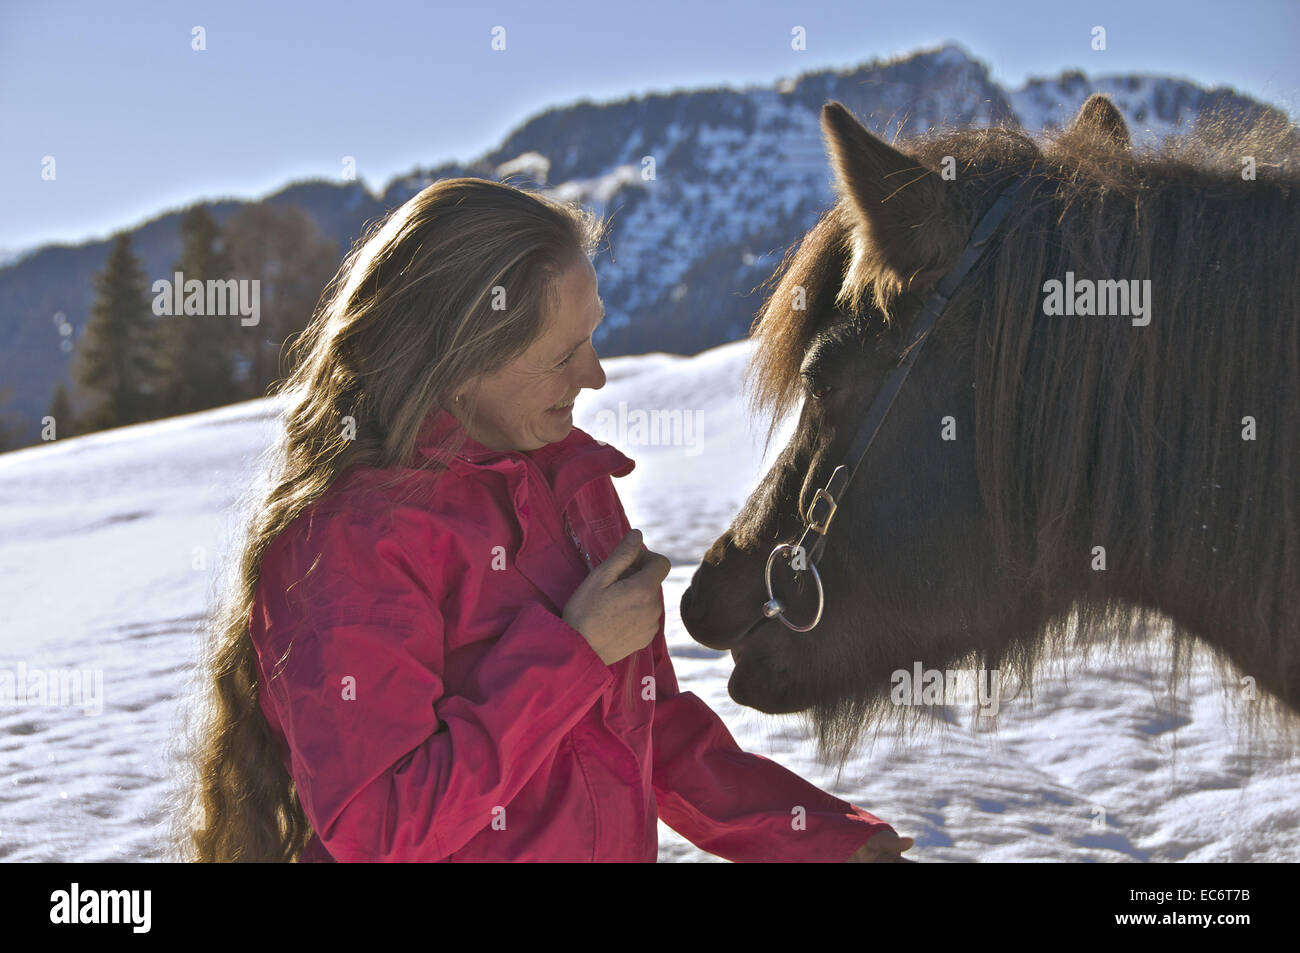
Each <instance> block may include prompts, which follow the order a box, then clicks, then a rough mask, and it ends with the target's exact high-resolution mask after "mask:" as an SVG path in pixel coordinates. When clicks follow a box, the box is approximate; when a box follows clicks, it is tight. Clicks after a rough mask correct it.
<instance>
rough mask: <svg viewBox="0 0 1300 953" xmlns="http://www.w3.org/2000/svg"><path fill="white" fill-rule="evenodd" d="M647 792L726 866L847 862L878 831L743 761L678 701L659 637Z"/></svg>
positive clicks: (764, 763)
mask: <svg viewBox="0 0 1300 953" xmlns="http://www.w3.org/2000/svg"><path fill="white" fill-rule="evenodd" d="M653 650H654V660H655V712H654V724H653V729H652V737H653V739H654V741H653V750H654V774H653V778H654V789H655V799H656V801H657V802H658V806H659V817H660V818H662V819H663V821H664V823H665V824H667V825H668V826H669V827H671V828H672V829H673V830H675V831H676V832H677V833H679V834H681V835H682V836H683V837H685V838H686V839H687V840H689V841H690V842H691V843H692V844H694V845H695V846H697V847H699V848H700V849H701V850H706V851H708V852H709V853H710V854H716V855H718V856H719V857H723V858H725V859H727V860H731V861H737V862H745V863H755V862H762V861H786V862H796V861H805V862H810V861H832V862H834V861H847V860H848V859H849V858H850V857H851V856H852V855H853V854H854V852H855V851H857V849H858V848H859V847H861V846H862V845H863V844H865V843H866V842H867V841H868V840H869V839H870V838H872V837H874V836H875V835H876V834H878V833H879V832H880V831H882V830H889V831H892V830H893V828H892V827H891V826H890V825H888V824H886V823H885V822H884V821H882V820H880V818H878V817H876V816H875V815H874V814H869V813H868V812H866V811H864V810H862V809H861V808H859V807H855V806H854V805H852V804H850V803H848V802H847V801H843V800H841V799H840V798H837V797H834V796H833V795H830V794H827V793H826V792H825V791H822V790H821V789H820V788H818V787H816V786H815V785H813V784H811V783H810V782H808V781H805V780H804V779H803V778H801V777H799V776H798V775H797V774H795V773H794V772H793V771H790V770H788V769H787V768H785V767H782V766H781V765H779V764H777V763H776V762H775V761H772V760H771V759H769V758H765V757H763V756H762V755H759V754H751V753H750V752H747V751H742V750H741V749H740V747H739V746H738V745H737V744H736V742H735V740H734V739H733V738H732V736H731V732H729V731H728V730H727V726H726V725H725V724H724V723H723V721H722V719H721V718H719V717H718V715H717V713H716V712H714V711H713V709H711V708H709V706H708V705H706V704H705V703H704V702H703V700H701V699H700V698H699V696H697V695H695V694H694V693H693V692H679V691H678V689H677V676H676V674H675V673H674V672H673V666H672V661H671V660H670V658H669V656H668V647H667V643H666V641H665V640H664V636H663V633H662V631H661V632H660V633H659V635H658V636H656V638H655V642H654V644H653Z"/></svg>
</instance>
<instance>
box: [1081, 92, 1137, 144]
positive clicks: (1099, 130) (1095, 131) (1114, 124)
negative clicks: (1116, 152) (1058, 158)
mask: <svg viewBox="0 0 1300 953" xmlns="http://www.w3.org/2000/svg"><path fill="white" fill-rule="evenodd" d="M1069 134H1070V135H1071V136H1076V135H1077V136H1085V137H1087V138H1089V139H1092V140H1094V141H1097V140H1100V141H1102V142H1108V143H1110V144H1111V145H1113V146H1115V147H1117V148H1119V149H1131V148H1132V147H1133V140H1132V138H1130V136H1129V133H1128V123H1126V122H1125V121H1124V116H1123V114H1122V113H1120V111H1119V110H1118V109H1117V108H1115V104H1114V103H1112V102H1111V101H1110V100H1109V99H1107V98H1106V97H1105V96H1103V95H1102V94H1101V93H1093V94H1092V95H1091V96H1089V97H1088V99H1087V101H1086V102H1084V104H1083V105H1082V106H1081V107H1079V114H1078V115H1077V116H1075V117H1074V120H1073V121H1072V122H1071V123H1070V128H1069Z"/></svg>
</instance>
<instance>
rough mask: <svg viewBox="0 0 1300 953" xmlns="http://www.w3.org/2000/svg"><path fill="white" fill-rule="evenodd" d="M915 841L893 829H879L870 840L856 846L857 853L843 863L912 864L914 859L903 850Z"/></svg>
mask: <svg viewBox="0 0 1300 953" xmlns="http://www.w3.org/2000/svg"><path fill="white" fill-rule="evenodd" d="M914 843H916V841H914V840H912V838H910V837H899V836H898V835H897V834H895V833H894V832H893V831H881V832H880V833H879V834H877V835H876V836H875V837H873V838H871V840H869V841H867V842H866V843H865V844H863V845H862V846H861V847H859V848H858V850H857V853H855V854H854V855H853V856H852V857H850V858H849V859H848V860H847V861H845V863H849V864H914V863H916V861H914V860H911V859H909V858H907V857H904V856H903V851H905V850H907V849H908V848H910V847H911V846H912V845H913V844H914Z"/></svg>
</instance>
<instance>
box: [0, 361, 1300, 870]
mask: <svg viewBox="0 0 1300 953" xmlns="http://www.w3.org/2000/svg"><path fill="white" fill-rule="evenodd" d="M749 347H750V345H749V343H748V342H737V343H732V344H727V345H724V346H721V347H718V348H714V349H711V350H708V351H705V352H704V353H701V354H699V355H696V356H694V357H689V358H683V357H677V356H672V355H667V354H649V355H645V356H641V357H625V358H614V359H609V360H606V361H605V362H604V365H605V369H606V373H607V378H608V380H607V383H606V385H605V387H604V388H602V389H601V390H600V391H595V392H592V391H584V392H583V393H582V395H581V396H580V397H579V398H578V402H577V405H576V407H575V422H576V424H577V426H579V427H581V428H582V429H584V430H586V431H587V432H588V433H590V434H592V435H593V436H595V437H597V438H598V439H603V440H606V441H607V442H610V443H613V444H614V445H616V446H618V447H619V448H620V449H621V450H623V451H624V452H625V453H627V454H628V455H629V456H631V457H632V458H633V459H634V460H635V461H636V462H637V466H636V469H635V470H634V471H633V472H632V473H631V474H629V475H628V476H627V477H624V478H622V479H620V480H618V481H617V482H616V487H617V488H618V491H619V494H620V496H621V498H622V500H623V503H624V507H625V508H626V510H627V512H628V518H629V520H630V522H631V524H632V525H633V526H634V527H637V528H639V529H640V530H641V531H642V533H643V534H644V538H645V541H646V544H647V545H648V546H649V547H650V548H652V549H654V550H656V551H657V552H661V553H663V554H665V555H666V556H668V557H669V559H670V560H671V562H672V567H673V568H672V570H671V572H670V574H669V576H668V578H667V580H666V581H665V583H664V600H665V604H666V629H667V639H668V646H669V650H670V653H671V655H672V660H673V666H674V668H675V670H676V672H677V676H678V680H679V682H680V685H681V689H682V690H683V691H691V692H694V693H695V694H696V695H698V696H699V697H700V698H702V699H703V700H704V701H705V702H707V703H708V704H709V705H710V706H711V707H712V708H713V709H714V710H715V711H717V712H718V713H719V714H720V715H721V716H722V718H723V719H724V721H725V722H726V723H727V725H728V727H729V729H730V730H731V733H732V735H733V736H734V737H735V738H736V740H737V742H738V743H739V744H740V745H741V746H742V747H743V748H745V749H746V750H749V751H754V752H757V753H759V754H762V755H764V756H766V757H769V758H772V759H773V760H776V761H778V762H780V763H781V764H783V765H785V766H786V767H788V768H790V769H791V770H793V771H795V772H797V773H799V774H801V775H803V776H804V777H806V778H808V779H809V780H810V781H812V782H813V783H814V784H817V785H818V786H820V787H822V788H823V789H825V790H828V791H830V792H832V793H834V794H836V795H837V796H839V797H842V798H844V799H845V800H848V801H850V802H852V803H854V804H857V805H859V806H861V807H864V808H866V809H868V810H870V811H872V812H873V813H875V814H877V815H878V816H880V817H881V818H883V819H885V820H887V821H889V822H890V823H891V824H893V825H894V826H895V828H896V829H897V830H898V831H899V832H900V833H901V834H904V835H908V836H912V837H914V838H915V839H916V846H915V847H914V848H913V849H912V850H911V851H910V852H909V854H908V856H909V857H913V858H915V859H916V860H918V861H929V862H935V861H982V860H994V861H1041V860H1060V861H1089V860H1091V861H1118V862H1128V861H1177V860H1192V861H1237V862H1241V861H1294V860H1295V859H1296V857H1297V856H1298V855H1300V825H1298V824H1297V823H1296V818H1297V808H1298V806H1300V805H1298V804H1297V795H1296V791H1295V783H1294V779H1295V777H1296V774H1297V771H1298V770H1300V758H1297V757H1288V756H1286V755H1284V754H1283V753H1281V752H1280V750H1276V749H1275V747H1274V745H1273V744H1272V742H1271V739H1272V737H1274V736H1273V735H1272V734H1270V732H1268V731H1266V732H1264V733H1263V735H1262V736H1261V744H1260V745H1259V746H1258V748H1257V749H1256V750H1255V751H1254V752H1253V757H1250V756H1249V755H1250V752H1249V750H1248V749H1245V748H1243V747H1242V746H1239V745H1238V744H1237V741H1238V740H1239V737H1238V732H1239V729H1240V726H1239V724H1238V723H1237V721H1236V715H1235V713H1234V711H1233V709H1232V708H1231V707H1230V706H1225V701H1224V691H1225V685H1224V681H1223V679H1222V678H1221V677H1220V676H1219V675H1218V674H1217V673H1216V672H1215V669H1214V667H1213V666H1212V664H1211V663H1210V660H1209V659H1208V657H1206V656H1205V655H1203V654H1198V655H1197V656H1196V657H1194V658H1192V659H1190V660H1184V665H1185V667H1186V669H1187V670H1188V671H1189V673H1190V677H1189V681H1188V682H1187V684H1186V686H1185V687H1183V688H1181V689H1180V690H1179V691H1178V692H1177V694H1171V693H1170V692H1169V690H1168V685H1167V675H1168V672H1169V658H1168V653H1169V645H1168V642H1167V640H1166V639H1165V637H1164V635H1163V633H1161V632H1158V631H1157V632H1151V633H1150V634H1149V637H1148V639H1147V640H1146V641H1145V642H1144V643H1142V644H1139V645H1137V646H1134V647H1133V653H1132V655H1131V656H1129V657H1126V658H1125V659H1124V660H1123V661H1122V662H1120V661H1116V660H1114V659H1111V658H1107V657H1105V656H1103V655H1101V654H1099V653H1095V654H1094V653H1083V654H1078V655H1075V656H1072V657H1068V658H1060V659H1053V660H1050V661H1049V662H1046V663H1044V664H1043V666H1042V667H1041V668H1040V677H1039V680H1038V681H1037V682H1036V684H1035V690H1034V693H1033V697H1032V699H1030V698H1027V697H1020V698H1015V699H1009V698H1006V697H1005V696H1004V699H1003V701H1002V703H1001V707H1000V712H999V717H998V725H997V731H996V732H995V733H994V732H989V731H987V730H979V731H976V730H975V728H974V727H973V726H972V724H971V722H970V718H969V714H968V712H967V711H966V710H960V711H959V710H953V709H942V710H941V711H942V712H943V715H944V720H941V721H936V723H935V725H934V729H933V731H932V732H931V733H929V734H928V735H921V736H916V735H913V736H912V737H904V736H900V735H897V734H895V733H893V732H892V731H891V730H890V729H889V728H888V727H883V728H882V729H881V731H880V733H879V735H878V736H877V737H876V738H875V739H874V744H873V745H871V746H870V747H868V748H866V749H865V750H863V751H862V752H860V754H859V755H858V756H857V757H855V758H853V759H852V760H850V762H849V763H848V764H847V765H846V767H845V768H844V770H843V771H842V772H841V773H839V774H838V776H837V774H836V772H834V771H831V770H828V769H827V768H825V767H823V766H821V765H819V764H817V763H816V761H815V760H814V758H813V755H814V747H813V744H812V741H811V735H810V733H809V732H808V731H807V730H806V727H805V725H804V723H803V721H802V719H801V718H800V717H798V716H779V717H778V716H769V715H763V714H761V713H758V712H755V711H753V710H751V709H742V708H739V707H738V706H736V705H735V704H734V703H733V702H732V701H731V699H730V698H729V697H728V696H727V691H726V684H727V678H728V676H729V675H730V673H731V669H732V663H731V659H730V656H729V655H728V654H726V653H721V652H716V651H712V650H710V649H706V648H704V647H703V646H701V645H699V644H698V643H696V642H695V641H693V640H692V639H691V638H690V636H689V635H688V634H687V633H686V631H685V629H684V628H683V627H682V624H681V621H680V618H679V616H678V609H677V607H678V604H679V602H680V599H681V594H682V592H683V590H684V589H685V587H686V586H687V584H688V583H689V580H690V577H691V574H692V573H693V572H694V570H695V567H696V565H697V564H698V561H699V559H700V557H701V555H702V554H703V552H704V550H705V549H706V548H707V547H708V545H709V544H710V543H711V542H712V541H713V539H714V538H715V537H716V536H717V535H718V534H719V533H721V532H722V530H723V529H725V528H726V526H727V525H728V524H729V522H730V521H731V519H732V517H733V516H734V514H735V512H736V510H737V509H738V507H739V506H740V505H741V504H742V503H743V501H744V500H745V499H746V498H747V496H748V495H749V492H750V491H751V490H752V488H753V486H754V485H755V483H756V482H757V480H758V477H759V476H760V474H761V473H762V472H763V471H764V469H765V465H766V462H767V461H765V459H764V454H763V452H762V447H761V441H760V439H759V437H758V435H759V434H761V433H762V431H763V428H762V427H761V426H757V425H751V422H750V421H749V420H748V418H747V415H746V413H745V409H744V404H743V397H742V374H743V370H744V365H745V361H746V359H747V357H748V355H749ZM655 410H661V411H669V412H670V413H671V412H681V413H682V414H683V416H684V415H686V414H689V415H691V416H690V420H691V427H690V428H689V429H688V428H685V427H683V428H682V431H681V434H682V437H681V439H680V440H677V441H671V440H669V441H660V442H659V443H655V442H654V432H653V431H648V432H646V434H645V438H646V439H642V438H641V436H639V435H640V434H641V433H642V432H641V431H640V430H639V429H638V428H636V427H635V426H629V425H628V422H629V420H631V415H632V413H633V412H635V411H644V412H653V411H655ZM276 411H277V405H276V403H275V401H273V400H263V401H251V402H248V403H243V404H236V405H233V406H230V407H224V408H220V409H217V410H212V411H207V412H204V413H199V414H192V415H188V416H184V417H175V418H171V419H169V420H162V421H156V422H153V423H147V424H140V425H138V426H135V427H127V428H122V429H119V430H112V431H106V432H104V433H100V434H94V435H91V436H87V437H78V438H73V439H65V440H60V441H58V442H57V443H52V444H49V445H43V446H38V447H32V448H28V449H24V450H18V451H14V452H12V453H8V454H4V455H0V605H3V606H4V607H5V613H4V615H3V620H2V621H0V683H2V682H3V679H4V678H5V676H6V674H7V675H8V676H9V678H10V679H13V678H14V677H15V676H16V675H17V673H18V672H20V671H21V672H23V673H24V674H26V675H28V676H30V675H31V673H32V672H33V671H37V670H39V671H42V672H44V673H46V674H47V675H49V676H53V675H54V674H55V673H70V672H74V671H75V672H78V673H81V672H87V673H91V674H92V675H93V674H94V673H98V676H97V677H94V678H86V679H84V680H83V681H82V682H81V684H83V685H88V686H91V691H89V692H88V693H86V694H83V695H81V696H80V697H75V698H74V697H73V696H68V697H67V698H64V699H59V698H58V697H57V694H56V693H51V695H50V696H49V697H47V698H46V699H45V700H44V701H45V702H46V703H40V704H38V703H35V702H34V701H32V700H31V699H28V700H27V703H25V704H14V703H13V702H12V700H11V701H10V702H9V703H4V704H0V860H6V861H79V860H106V861H118V860H127V861H154V860H160V859H162V842H161V837H162V834H163V828H164V822H165V818H164V816H163V814H162V801H161V799H162V798H163V796H164V795H165V793H166V792H167V790H168V786H169V785H170V784H171V783H172V766H171V764H170V763H169V760H168V758H167V757H166V756H165V755H166V753H167V752H168V749H169V745H170V743H171V741H172V739H173V732H174V731H175V728H176V725H177V718H178V716H179V715H180V712H181V705H182V703H183V701H184V700H185V698H186V695H187V693H188V692H189V691H190V689H191V685H190V678H191V676H192V675H193V674H194V669H195V665H196V660H197V659H198V657H199V636H198V633H197V623H198V621H199V619H200V618H201V617H202V615H203V614H204V613H205V611H206V610H207V609H208V607H209V604H210V602H209V600H210V599H211V598H212V596H213V595H214V594H215V593H216V591H217V587H218V585H219V581H220V578H221V573H222V571H223V569H224V567H225V564H226V560H227V559H228V558H230V556H231V550H230V541H231V539H232V538H233V535H234V532H233V531H234V530H235V528H236V526H235V516H234V513H235V512H236V509H235V504H236V502H237V501H238V500H239V499H240V497H241V494H242V493H243V492H244V490H245V488H247V487H248V486H250V484H251V483H252V482H253V481H255V480H256V478H257V475H258V467H257V460H258V458H259V455H260V454H262V452H263V451H265V450H266V449H267V448H268V447H269V446H270V444H271V443H272V441H273V439H274V437H275V435H276V433H277V428H278V422H277V418H276ZM789 425H790V421H786V422H785V427H784V428H783V433H782V434H781V435H779V438H778V440H777V441H775V442H774V446H773V448H772V451H773V452H775V451H776V450H778V449H779V448H780V444H781V442H783V440H784V439H785V437H786V436H787V435H788V432H789V429H788V428H789ZM688 434H689V436H688ZM629 441H632V442H629ZM10 684H11V685H12V681H11V683H10ZM60 700H62V701H63V703H62V704H52V703H51V702H58V701H60ZM1175 753H1176V758H1175ZM659 859H660V860H661V861H695V860H703V861H719V860H720V858H717V857H715V856H713V855H708V854H704V853H702V852H701V851H699V850H698V849H696V848H695V847H694V846H693V845H691V844H690V843H688V842H687V841H685V840H683V839H682V838H681V837H680V836H678V835H677V834H676V833H674V832H673V831H672V830H670V829H669V828H667V827H666V826H665V825H663V824H662V823H661V824H660V850H659Z"/></svg>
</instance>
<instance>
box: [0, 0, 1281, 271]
mask: <svg viewBox="0 0 1300 953" xmlns="http://www.w3.org/2000/svg"><path fill="white" fill-rule="evenodd" d="M196 25H198V26H201V27H203V28H204V30H205V31H206V43H207V49H206V50H204V51H202V52H196V51H194V50H192V49H191V29H192V28H193V27H194V26H196ZM498 25H500V26H504V27H505V28H506V41H507V49H506V51H505V52H494V51H493V50H492V49H491V48H490V42H491V31H492V28H493V27H494V26H498ZM795 25H798V26H802V27H804V28H805V30H806V31H807V49H806V50H805V51H801V52H796V51H794V50H792V49H791V48H790V30H791V28H792V27H793V26H795ZM1095 25H1102V26H1104V27H1105V28H1106V31H1107V47H1108V48H1107V49H1106V50H1105V51H1104V52H1095V51H1093V50H1092V49H1091V48H1090V45H1089V43H1090V31H1091V29H1092V27H1093V26H1095ZM1298 39H1300V2H1296V0H1277V2H1265V0H1255V2H1252V0H1239V2H1237V3H1233V4H1229V3H1224V2H1222V0H1217V2H1201V0H1169V2H1164V0H1161V2H1154V0H1153V2H1142V0H1127V2H1109V0H1106V2H1097V0H1092V2H1079V0H1071V2H1064V0H1010V2H1001V3H990V4H980V3H976V2H973V0H966V2H954V3H947V2H936V0H927V2H925V3H878V2H868V0H848V2H834V3H832V2H817V0H808V2H771V0H745V2H720V3H714V2H698V0H694V2H669V0H658V2H654V3H634V4H633V3H622V4H620V3H613V2H600V3H594V2H588V0H577V2H565V3H559V4H557V3H543V2H537V0H532V2H519V3H492V2H484V3H460V4H446V3H415V2H383V0H374V2H369V3H354V2H349V3H341V2H335V0H319V2H314V3H311V4H306V3H304V4H277V3H272V2H243V0H221V2H213V3H177V2H174V0H173V2H171V3H163V2H139V3H127V2H122V3H118V2H104V0H95V2H59V0H50V2H39V3H33V2H22V3H19V2H14V0H0V142H2V143H3V147H0V207H3V209H4V214H3V215H0V250H8V251H12V250H16V249H21V248H28V247H31V246H34V245H38V244H44V243H46V242H52V241H55V242H77V241H81V240H84V239H88V238H100V237H106V236H107V235H109V234H110V233H112V232H113V231H116V230H118V229H120V228H124V227H129V226H132V225H135V224H137V223H139V222H141V221H143V220H145V219H148V218H150V217H152V216H154V215H156V214H158V213H159V212H162V211H164V210H166V209H169V208H175V207H179V206H183V205H187V204H189V203H191V202H193V201H196V200H198V199H213V198H221V197H239V198H256V197H259V196H262V195H265V194H267V193H269V192H272V191H275V190H277V189H278V188H279V187H281V186H282V185H284V184H285V183H286V182H288V181H290V180H293V179H301V178H306V177H312V176H328V177H338V176H339V175H340V170H341V164H340V163H341V157H342V156H344V155H351V156H355V157H356V161H357V174H358V175H359V176H360V177H361V178H362V179H364V180H365V182H366V183H367V184H368V185H370V187H371V188H372V189H379V188H381V187H382V186H383V185H384V183H386V182H387V181H388V179H389V178H391V177H392V176H393V175H395V174H398V173H401V172H405V171H408V170H409V169H410V168H412V167H413V166H415V165H421V166H428V165H436V164H438V163H440V162H442V161H446V160H450V159H469V158H473V157H475V156H477V155H479V154H480V153H482V152H484V151H485V150H487V149H490V148H492V147H493V146H495V145H497V144H498V143H499V142H500V140H501V139H502V138H503V137H504V136H505V135H506V134H507V133H508V132H509V131H510V130H511V129H513V128H515V127H516V126H518V125H519V124H520V123H521V122H523V121H524V120H525V119H527V118H528V117H529V116H531V115H533V114H535V113H536V112H538V111H539V110H542V109H545V108H547V107H549V106H553V105H563V104H566V103H571V102H574V101H576V100H579V99H583V98H587V99H592V100H596V101H600V100H606V99H617V98H620V97H623V96H627V95H635V94H639V93H645V92H650V91H671V90H675V89H686V88H694V87H701V86H711V85H720V84H730V85H734V86H737V87H741V86H745V85H751V84H769V83H771V82H773V81H774V80H776V79H779V78H781V77H784V76H795V75H797V74H799V73H802V72H806V71H809V70H815V69H823V68H844V67H847V66H851V65H854V64H858V63H862V62H865V61H868V60H870V59H872V58H873V57H887V56H891V55H894V54H897V53H901V52H908V51H911V50H914V49H918V48H922V47H928V46H934V45H937V44H939V43H942V42H946V41H953V42H956V43H959V44H961V45H962V46H963V47H965V48H966V49H967V51H968V52H970V53H971V54H972V55H974V56H975V57H977V58H979V59H981V60H983V61H984V62H986V63H988V64H989V66H990V68H991V70H992V73H993V77H994V79H995V80H997V81H998V82H1000V83H1002V84H1003V85H1004V86H1007V87H1014V86H1018V85H1020V84H1021V83H1023V82H1024V80H1025V79H1026V78H1027V77H1029V76H1042V75H1055V74H1056V73H1058V72H1060V71H1061V70H1063V69H1068V68H1076V69H1082V70H1084V71H1085V72H1086V73H1088V74H1089V75H1094V76H1095V75H1101V74H1106V73H1124V72H1147V73H1155V74H1160V75H1172V76H1179V77H1183V78H1187V79H1191V80H1194V81H1196V82H1198V83H1201V84H1202V85H1206V86H1212V85H1218V84H1221V85H1226V86H1232V87H1235V88H1236V89H1238V90H1239V91H1241V92H1245V93H1248V94H1250V95H1253V96H1256V97H1258V98H1261V99H1264V100H1267V101H1269V102H1272V103H1275V104H1277V105H1280V106H1282V107H1283V108H1285V109H1287V110H1289V111H1290V112H1291V114H1292V115H1293V116H1295V115H1300V57H1298V56H1297V55H1296V53H1295V50H1296V46H1297V40H1298ZM47 155H50V156H53V157H54V159H55V162H56V170H57V178H56V179H55V180H54V181H43V180H42V178H41V163H42V158H43V157H44V156H47Z"/></svg>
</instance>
